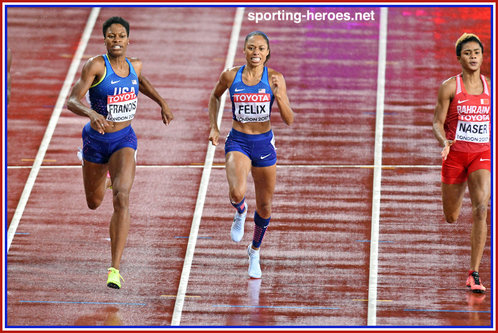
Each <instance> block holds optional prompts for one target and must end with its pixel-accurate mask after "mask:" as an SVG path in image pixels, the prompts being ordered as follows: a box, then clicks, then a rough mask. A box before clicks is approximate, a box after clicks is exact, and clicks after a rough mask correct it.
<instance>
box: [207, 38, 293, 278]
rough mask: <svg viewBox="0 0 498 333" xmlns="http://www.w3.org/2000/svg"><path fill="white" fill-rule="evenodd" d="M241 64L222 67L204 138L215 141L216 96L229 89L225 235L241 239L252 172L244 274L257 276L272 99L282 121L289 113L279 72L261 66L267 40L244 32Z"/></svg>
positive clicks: (271, 186)
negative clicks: (230, 209)
mask: <svg viewBox="0 0 498 333" xmlns="http://www.w3.org/2000/svg"><path fill="white" fill-rule="evenodd" d="M244 54H245V57H246V64H245V65H244V66H240V67H234V68H231V69H228V70H225V71H224V72H223V73H222V74H221V75H220V78H219V80H218V82H217V83H216V86H215V88H214V89H213V92H212V93H211V97H210V100H209V121H210V126H211V131H210V133H209V140H210V141H211V142H212V144H213V145H215V146H216V145H218V142H219V137H220V131H219V128H218V115H219V105H220V98H221V96H222V95H223V93H224V92H225V91H226V90H227V89H229V91H230V98H231V100H232V112H233V121H232V130H231V131H230V133H229V135H228V136H227V139H226V142H225V162H226V168H225V169H226V174H227V179H228V186H229V197H230V202H231V203H232V205H233V206H234V207H235V209H236V212H235V216H234V219H233V223H232V228H231V231H230V235H231V238H232V240H233V241H235V242H240V241H241V239H242V237H243V235H244V223H245V219H246V215H247V211H248V207H247V204H246V202H245V193H246V188H247V177H248V175H249V172H251V173H252V176H253V180H254V187H255V193H256V210H255V212H254V233H253V239H252V242H251V244H249V246H248V248H247V253H248V256H249V270H248V273H249V276H250V277H251V278H261V276H262V273H261V267H260V263H259V258H260V256H259V248H260V246H261V242H262V240H263V236H264V234H265V231H266V228H267V227H268V225H269V223H270V219H271V203H272V198H273V193H274V191H275V183H276V163H277V154H276V148H275V140H274V137H273V131H272V127H271V123H270V115H271V107H272V105H273V102H274V101H276V102H277V105H278V109H279V111H280V116H281V118H282V120H283V121H284V122H285V123H286V124H287V125H290V124H292V122H293V121H294V112H293V111H292V108H291V106H290V102H289V98H288V97H287V88H286V85H285V79H284V77H283V75H282V74H281V73H278V72H277V71H275V70H273V69H271V68H268V67H266V66H265V65H266V62H267V61H268V60H269V59H270V42H269V40H268V37H267V36H266V35H265V34H264V33H263V32H261V31H254V32H251V33H250V34H248V35H247V36H246V38H245V42H244Z"/></svg>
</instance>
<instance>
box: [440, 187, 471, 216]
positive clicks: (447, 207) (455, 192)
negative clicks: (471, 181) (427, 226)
mask: <svg viewBox="0 0 498 333" xmlns="http://www.w3.org/2000/svg"><path fill="white" fill-rule="evenodd" d="M466 185H467V182H466V181H465V182H463V183H460V184H446V183H442V185H441V191H442V198H443V212H444V216H445V217H446V222H448V223H454V222H456V221H457V219H458V216H459V215H460V210H461V208H462V201H463V196H464V194H465V188H466Z"/></svg>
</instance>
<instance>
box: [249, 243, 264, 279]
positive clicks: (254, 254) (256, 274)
mask: <svg viewBox="0 0 498 333" xmlns="http://www.w3.org/2000/svg"><path fill="white" fill-rule="evenodd" d="M247 255H248V256H249V270H248V272H249V276H250V277H252V278H254V279H260V278H261V275H263V274H262V273H261V267H260V266H259V250H254V249H253V248H252V243H251V244H249V246H248V247H247Z"/></svg>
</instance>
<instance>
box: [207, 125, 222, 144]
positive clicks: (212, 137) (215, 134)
mask: <svg viewBox="0 0 498 333" xmlns="http://www.w3.org/2000/svg"><path fill="white" fill-rule="evenodd" d="M219 139H220V131H219V130H217V129H215V128H211V131H210V132H209V141H211V143H212V144H213V146H217V145H218V141H219Z"/></svg>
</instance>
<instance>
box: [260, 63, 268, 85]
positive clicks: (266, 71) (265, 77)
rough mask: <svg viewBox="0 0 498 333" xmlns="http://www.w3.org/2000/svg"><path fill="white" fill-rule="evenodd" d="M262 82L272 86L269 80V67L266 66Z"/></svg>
mask: <svg viewBox="0 0 498 333" xmlns="http://www.w3.org/2000/svg"><path fill="white" fill-rule="evenodd" d="M261 81H262V82H264V83H268V84H270V80H269V78H268V67H266V66H265V68H264V69H263V75H262V76H261Z"/></svg>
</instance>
